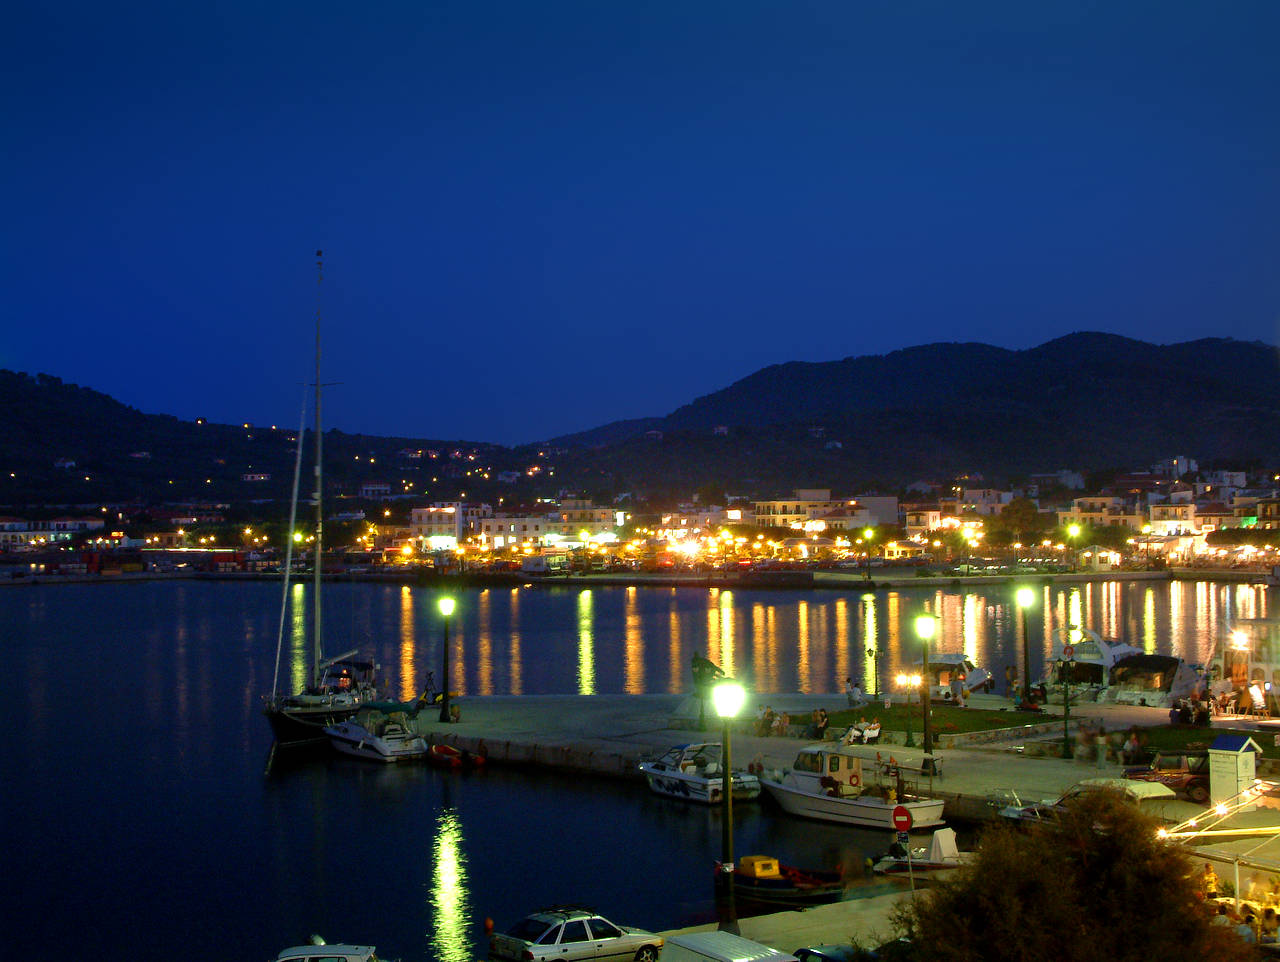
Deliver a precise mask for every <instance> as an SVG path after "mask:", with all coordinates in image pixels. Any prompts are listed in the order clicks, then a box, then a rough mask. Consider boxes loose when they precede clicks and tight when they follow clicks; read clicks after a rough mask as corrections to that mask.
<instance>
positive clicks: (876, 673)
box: [867, 648, 880, 701]
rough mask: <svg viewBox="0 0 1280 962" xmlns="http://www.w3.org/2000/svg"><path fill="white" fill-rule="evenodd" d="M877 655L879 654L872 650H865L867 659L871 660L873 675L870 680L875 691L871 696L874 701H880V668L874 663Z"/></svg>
mask: <svg viewBox="0 0 1280 962" xmlns="http://www.w3.org/2000/svg"><path fill="white" fill-rule="evenodd" d="M879 654H880V653H879V652H878V651H876V650H875V649H874V648H868V649H867V657H868V658H870V659H871V672H872V675H873V677H872V679H871V684H872V687H874V688H875V691H874V692H872V695H873V696H874V697H875V699H876V701H879V700H880V666H879V664H878V663H877V662H876V658H877V657H878V656H879Z"/></svg>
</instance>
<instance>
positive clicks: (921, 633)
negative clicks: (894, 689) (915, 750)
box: [915, 615, 938, 774]
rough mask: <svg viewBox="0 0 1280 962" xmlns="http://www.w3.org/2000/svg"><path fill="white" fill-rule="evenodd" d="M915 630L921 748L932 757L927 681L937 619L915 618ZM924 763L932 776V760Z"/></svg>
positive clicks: (924, 616) (927, 759)
mask: <svg viewBox="0 0 1280 962" xmlns="http://www.w3.org/2000/svg"><path fill="white" fill-rule="evenodd" d="M915 628H916V637H917V638H919V639H920V642H921V644H923V645H924V686H923V687H922V688H921V689H920V699H921V702H922V703H923V709H922V710H923V712H924V740H923V741H922V742H921V747H923V748H924V753H925V755H927V756H932V755H933V717H932V714H933V713H932V712H931V711H930V707H931V706H930V701H931V700H932V699H931V698H930V697H929V696H930V694H931V692H930V691H929V687H930V686H929V679H930V678H932V677H933V676H932V675H931V674H930V672H929V642H931V641H932V640H933V637H934V635H936V634H937V633H938V619H937V618H935V617H934V616H933V615H920V616H919V617H917V618H916V622H915ZM925 763H926V765H927V766H928V768H929V769H930V772H929V773H930V774H933V758H932V757H929V758H926V760H925Z"/></svg>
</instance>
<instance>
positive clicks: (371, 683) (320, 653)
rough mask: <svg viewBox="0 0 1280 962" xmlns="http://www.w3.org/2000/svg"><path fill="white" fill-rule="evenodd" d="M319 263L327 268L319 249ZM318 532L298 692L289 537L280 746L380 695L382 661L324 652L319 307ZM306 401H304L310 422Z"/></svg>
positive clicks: (320, 732) (276, 724) (306, 737)
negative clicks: (286, 685)
mask: <svg viewBox="0 0 1280 962" xmlns="http://www.w3.org/2000/svg"><path fill="white" fill-rule="evenodd" d="M316 257H317V261H316V267H317V269H322V262H321V261H320V260H318V258H320V257H321V252H320V251H316ZM315 364H316V379H315V411H314V414H315V429H314V431H313V432H312V433H313V436H314V440H315V485H316V486H315V491H314V492H313V493H312V498H313V502H314V505H315V533H314V534H313V535H312V550H311V564H312V575H313V589H312V596H311V628H312V637H311V653H312V661H311V672H310V676H309V678H308V679H307V682H306V684H305V685H304V686H303V687H302V688H301V689H300V690H298V691H297V692H295V693H293V694H286V693H284V692H282V691H281V690H280V685H279V679H280V660H281V653H282V650H283V642H284V628H285V616H286V614H287V612H288V606H289V602H290V592H289V584H290V580H289V575H290V573H291V571H292V569H293V541H292V540H287V541H286V545H287V547H286V549H285V563H284V568H283V574H284V578H283V592H282V596H281V604H280V626H279V635H278V637H277V640H276V671H275V678H274V680H273V681H272V686H271V688H272V691H271V694H270V695H269V696H268V697H267V701H266V705H265V707H264V709H263V712H264V714H265V715H266V716H267V720H268V721H269V722H270V723H271V731H272V733H273V734H274V735H275V740H276V745H280V746H294V745H305V744H312V743H323V742H324V741H325V740H326V738H327V736H326V735H325V729H326V728H328V727H330V726H333V725H337V724H338V723H339V722H343V721H346V720H347V719H348V718H350V717H351V716H352V715H354V714H355V713H356V712H357V711H359V709H360V706H361V705H363V704H365V703H367V702H370V701H374V700H376V699H377V698H378V692H377V687H376V683H375V680H374V675H375V673H376V671H377V665H375V664H373V663H372V662H371V661H353V660H351V659H352V657H353V656H354V655H356V654H357V653H358V650H357V649H353V650H351V651H348V652H345V653H343V654H341V655H338V656H336V657H332V658H326V657H325V654H324V632H323V630H322V628H323V622H322V619H321V611H322V609H321V604H320V587H321V583H322V582H323V574H324V506H323V501H324V498H323V494H324V447H323V444H324V440H323V439H324V434H323V432H322V431H321V430H320V389H321V386H322V384H321V380H320V312H319V311H318V310H317V311H316V343H315ZM305 413H306V406H305V404H304V405H303V422H304V424H305V420H306V418H305ZM304 433H305V432H304V431H303V425H299V427H298V444H297V448H296V450H295V452H294V466H293V498H292V502H291V505H290V509H289V529H288V530H290V531H292V530H293V529H294V523H295V521H296V518H297V510H298V485H299V481H300V479H301V474H302V445H303V440H304Z"/></svg>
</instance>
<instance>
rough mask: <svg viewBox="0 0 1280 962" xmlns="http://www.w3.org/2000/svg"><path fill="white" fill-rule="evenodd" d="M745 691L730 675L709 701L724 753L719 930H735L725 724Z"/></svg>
mask: <svg viewBox="0 0 1280 962" xmlns="http://www.w3.org/2000/svg"><path fill="white" fill-rule="evenodd" d="M746 697H747V693H746V691H745V690H744V689H743V687H742V686H741V685H740V684H738V683H737V682H736V681H733V680H732V679H730V678H724V679H722V680H720V681H719V682H717V683H716V685H715V687H714V688H712V689H711V701H712V703H713V704H714V705H715V707H716V714H717V715H719V716H720V721H721V724H722V728H723V733H722V737H723V738H724V753H723V757H722V758H721V760H720V761H721V770H722V779H721V783H720V784H721V787H720V794H721V796H722V797H723V798H724V819H723V820H722V822H721V826H720V828H721V831H720V871H721V872H722V873H723V877H724V884H725V898H726V899H727V902H726V906H725V907H726V912H725V917H724V918H723V919H721V921H720V930H721V931H722V932H732V933H733V934H734V935H737V934H739V933H738V907H737V904H736V903H735V902H734V899H733V754H732V751H731V749H730V743H729V737H730V736H729V723H730V722H732V721H733V719H735V718H736V717H738V712H740V711H741V710H742V703H743V702H744V701H745V700H746Z"/></svg>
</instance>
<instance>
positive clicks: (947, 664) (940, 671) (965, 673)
mask: <svg viewBox="0 0 1280 962" xmlns="http://www.w3.org/2000/svg"><path fill="white" fill-rule="evenodd" d="M924 665H925V663H924V662H923V661H917V662H915V663H914V664H912V666H911V669H912V671H917V672H921V673H922V674H925V676H926V679H927V683H928V685H929V697H930V698H932V699H934V700H938V701H951V699H952V698H954V697H955V695H954V690H953V685H954V683H955V682H956V680H957V679H958V680H959V681H960V684H962V685H963V686H964V693H965V695H966V697H967V696H968V695H970V694H972V693H973V692H975V691H977V690H979V689H986V688H989V687H990V686H991V672H989V671H987V670H986V669H985V668H979V667H978V666H977V665H975V664H974V663H973V661H972V660H971V659H970V658H969V656H968V655H966V654H964V653H963V652H958V651H956V652H933V653H931V654H930V655H929V670H928V672H924V671H923V669H924Z"/></svg>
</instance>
